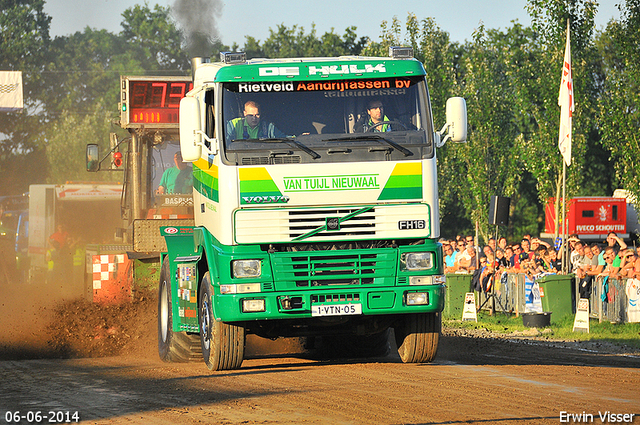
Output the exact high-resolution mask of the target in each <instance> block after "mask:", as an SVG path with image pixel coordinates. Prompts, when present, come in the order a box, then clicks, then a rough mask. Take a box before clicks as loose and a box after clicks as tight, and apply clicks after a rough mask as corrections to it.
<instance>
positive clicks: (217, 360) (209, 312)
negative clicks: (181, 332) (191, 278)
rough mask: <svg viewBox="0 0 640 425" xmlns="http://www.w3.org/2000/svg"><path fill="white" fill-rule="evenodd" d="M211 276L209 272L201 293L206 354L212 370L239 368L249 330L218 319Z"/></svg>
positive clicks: (203, 347) (202, 335)
mask: <svg viewBox="0 0 640 425" xmlns="http://www.w3.org/2000/svg"><path fill="white" fill-rule="evenodd" d="M211 295H212V290H211V279H210V277H209V272H207V273H205V275H204V277H203V278H202V283H201V285H200V294H199V296H198V312H199V314H200V343H201V345H202V357H203V358H204V362H205V364H206V365H207V367H208V368H209V370H232V369H238V368H240V366H241V365H242V361H243V360H244V346H245V329H244V328H243V327H242V326H236V325H230V324H228V323H224V322H219V321H216V320H215V318H214V316H213V308H212V305H211V302H212V301H211Z"/></svg>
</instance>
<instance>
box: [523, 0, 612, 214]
mask: <svg viewBox="0 0 640 425" xmlns="http://www.w3.org/2000/svg"><path fill="white" fill-rule="evenodd" d="M527 9H528V11H529V14H530V15H531V18H532V28H531V29H530V30H526V31H525V32H524V33H523V34H522V35H523V37H522V38H521V42H522V44H521V47H520V49H521V50H523V51H525V52H530V55H529V56H530V59H532V60H526V62H523V61H520V64H521V65H522V66H515V65H516V63H517V62H514V63H513V65H514V67H513V72H512V75H513V84H514V86H515V87H519V88H520V89H519V90H518V91H516V92H515V93H516V97H515V101H516V103H515V105H516V108H517V110H518V112H519V115H520V116H522V117H523V120H522V121H521V125H522V127H521V130H522V133H521V134H522V136H521V137H520V138H519V139H518V146H519V156H520V157H521V158H522V161H523V163H524V166H525V168H526V169H527V171H529V172H530V173H531V175H532V176H533V177H534V178H535V180H536V182H537V183H536V184H537V191H538V198H539V201H540V202H541V203H542V204H545V203H546V201H547V199H548V198H551V197H556V199H558V198H559V197H560V196H561V195H562V193H561V191H560V188H561V184H562V157H561V156H560V154H559V152H558V148H557V140H558V125H559V116H560V115H559V112H560V108H559V107H558V104H557V99H558V90H559V86H560V76H561V69H562V65H563V57H564V50H565V49H564V48H565V43H566V28H567V20H569V22H570V25H571V54H572V58H571V59H572V73H573V82H574V85H573V92H574V98H575V104H576V110H575V112H574V114H573V137H572V164H571V166H570V167H567V199H569V198H570V197H571V196H573V195H576V194H578V193H579V192H580V191H581V190H582V189H581V188H582V184H583V182H584V181H586V179H588V178H591V177H592V176H591V175H589V173H588V171H589V166H590V165H591V163H592V162H595V163H599V162H601V160H599V159H598V158H588V157H587V156H586V154H587V152H588V151H589V147H593V146H595V145H596V144H597V143H598V140H597V137H598V133H597V131H595V121H594V118H593V117H594V111H595V102H596V99H597V80H596V79H595V76H596V75H597V73H598V69H597V60H596V59H595V58H594V56H593V49H592V48H591V46H592V41H593V34H594V27H595V25H594V17H595V13H596V5H595V4H594V3H593V2H590V1H573V0H559V1H556V0H529V2H528V5H527ZM592 152H593V150H592ZM541 158H544V159H545V160H544V161H541Z"/></svg>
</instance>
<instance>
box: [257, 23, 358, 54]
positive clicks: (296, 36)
mask: <svg viewBox="0 0 640 425" xmlns="http://www.w3.org/2000/svg"><path fill="white" fill-rule="evenodd" d="M367 40H368V39H367V38H366V37H360V38H359V39H358V36H357V35H356V27H349V28H347V29H346V30H345V33H344V35H343V36H340V35H338V34H335V33H334V32H333V29H332V30H331V31H330V32H327V33H325V34H324V35H322V36H321V37H318V36H317V34H316V29H315V25H312V27H311V31H310V32H309V33H308V34H307V33H305V30H304V28H303V27H299V26H298V25H294V26H293V27H291V28H288V27H286V26H285V25H282V24H281V25H278V27H277V28H276V30H275V31H274V30H272V29H269V37H267V39H266V40H265V41H264V43H263V44H262V46H261V47H260V46H259V43H256V42H255V39H253V38H247V44H246V46H247V47H249V50H250V51H251V52H259V53H262V55H263V56H265V57H268V58H292V57H314V56H315V57H322V56H341V55H358V54H360V52H361V51H362V49H363V48H364V46H365V44H366V42H367Z"/></svg>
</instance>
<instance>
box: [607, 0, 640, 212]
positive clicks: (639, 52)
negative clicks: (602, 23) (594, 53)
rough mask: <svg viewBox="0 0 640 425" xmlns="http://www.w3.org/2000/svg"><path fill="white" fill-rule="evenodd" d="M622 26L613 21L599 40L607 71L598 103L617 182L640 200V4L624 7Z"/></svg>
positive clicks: (633, 1)
mask: <svg viewBox="0 0 640 425" xmlns="http://www.w3.org/2000/svg"><path fill="white" fill-rule="evenodd" d="M620 7H621V12H622V13H621V20H620V22H616V21H612V22H610V23H609V24H608V26H607V28H606V31H605V32H604V33H603V34H601V35H600V37H599V38H598V48H599V52H600V55H601V57H602V59H603V64H604V68H605V70H606V79H605V80H604V84H603V92H602V96H601V97H600V103H599V108H598V110H599V122H600V124H601V131H602V144H603V146H604V147H605V148H607V149H608V150H610V152H611V156H612V160H613V161H612V162H613V165H614V169H615V172H616V177H617V180H618V181H619V182H620V184H621V185H622V187H624V188H626V189H627V190H628V191H629V192H630V193H631V194H632V195H633V196H635V199H636V200H637V199H640V181H639V180H638V167H640V140H639V136H638V128H639V127H640V109H639V108H640V1H638V0H626V2H624V3H623V4H621V6H620Z"/></svg>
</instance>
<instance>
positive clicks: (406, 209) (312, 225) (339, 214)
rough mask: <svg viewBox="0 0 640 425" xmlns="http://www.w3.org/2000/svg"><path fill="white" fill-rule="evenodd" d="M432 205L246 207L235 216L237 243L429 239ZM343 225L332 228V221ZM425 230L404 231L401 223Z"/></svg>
mask: <svg viewBox="0 0 640 425" xmlns="http://www.w3.org/2000/svg"><path fill="white" fill-rule="evenodd" d="M430 216H431V215H430V211H429V206H428V205H425V204H405V205H376V206H371V207H351V206H350V207H344V208H336V207H334V208H273V209H264V207H263V208H253V207H252V208H243V209H240V210H238V211H236V214H235V216H234V226H235V240H236V242H237V243H240V244H243V243H283V242H303V243H316V242H328V241H356V240H372V239H395V238H402V239H409V238H425V237H429V236H430V235H431V228H430V226H429V224H430V223H431V218H430ZM332 221H333V222H336V221H338V222H339V226H338V227H337V228H332V229H329V224H330V223H331V222H332ZM417 221H420V222H422V223H424V227H423V228H420V229H413V230H406V229H405V230H401V229H400V228H399V224H400V223H401V222H417Z"/></svg>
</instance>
